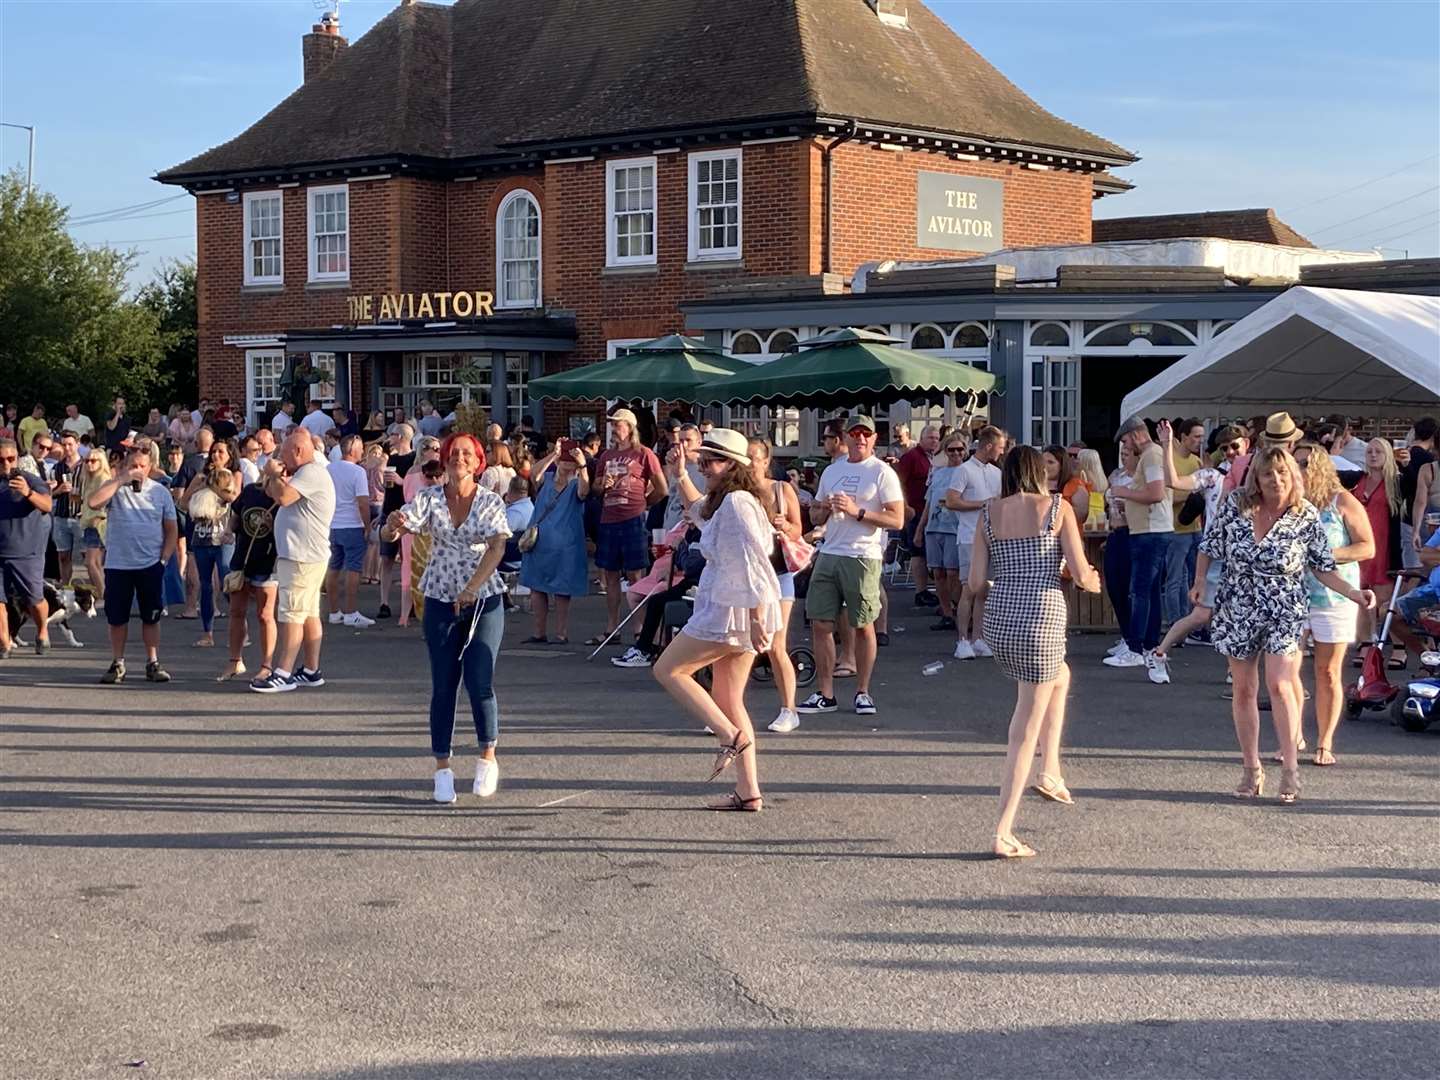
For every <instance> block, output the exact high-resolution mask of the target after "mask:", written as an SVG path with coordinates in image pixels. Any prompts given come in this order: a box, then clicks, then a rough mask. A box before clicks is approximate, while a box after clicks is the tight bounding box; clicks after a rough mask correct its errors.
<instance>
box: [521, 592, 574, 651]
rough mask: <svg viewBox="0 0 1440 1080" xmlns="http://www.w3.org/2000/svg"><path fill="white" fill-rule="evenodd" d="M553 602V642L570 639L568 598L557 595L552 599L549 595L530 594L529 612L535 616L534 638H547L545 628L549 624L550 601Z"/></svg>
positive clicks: (541, 593)
mask: <svg viewBox="0 0 1440 1080" xmlns="http://www.w3.org/2000/svg"><path fill="white" fill-rule="evenodd" d="M551 599H554V601H555V637H554V639H553V640H555V641H568V640H569V639H570V597H568V596H561V595H559V594H558V593H557V594H556V595H555V596H554V597H553V598H552V597H551V595H550V594H549V593H543V592H535V591H533V590H532V591H531V593H530V600H531V604H530V611H531V614H533V615H534V616H535V636H536V637H537V638H543V637H548V636H549V635H548V633H547V631H546V627H547V626H548V625H549V622H550V601H551Z"/></svg>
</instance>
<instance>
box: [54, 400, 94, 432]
mask: <svg viewBox="0 0 1440 1080" xmlns="http://www.w3.org/2000/svg"><path fill="white" fill-rule="evenodd" d="M60 430H61V431H73V432H74V433H75V437H76V438H77V439H78V438H79V437H80V436H81V435H90V436H92V437H93V436H94V434H95V422H94V421H93V420H91V419H90V417H88V416H86V415H85V414H84V413H82V412H81V411H80V406H79V405H66V406H65V419H64V420H63V421H62V422H61V424H60Z"/></svg>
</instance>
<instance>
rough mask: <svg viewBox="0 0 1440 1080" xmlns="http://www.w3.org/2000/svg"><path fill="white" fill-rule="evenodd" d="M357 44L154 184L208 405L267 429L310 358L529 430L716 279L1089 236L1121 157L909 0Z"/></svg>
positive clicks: (527, 13) (526, 23)
mask: <svg viewBox="0 0 1440 1080" xmlns="http://www.w3.org/2000/svg"><path fill="white" fill-rule="evenodd" d="M577 11H583V16H584V17H583V18H576V17H575V16H576V13H577ZM339 31H340V28H339V26H338V24H336V23H335V22H334V21H333V20H332V19H331V18H330V17H328V16H327V18H326V19H325V20H324V21H323V22H322V23H320V24H318V25H317V26H316V27H314V29H313V30H312V32H311V33H310V34H308V35H305V37H304V38H303V42H302V45H303V49H302V52H303V60H304V83H303V85H301V87H300V88H299V89H297V90H296V91H295V92H294V93H293V94H291V95H290V96H289V97H288V98H286V99H285V100H284V101H282V102H281V103H280V104H279V105H277V106H275V107H274V108H273V109H271V110H270V111H269V112H268V113H267V114H265V115H264V116H263V117H262V118H261V119H259V120H258V121H257V122H256V123H255V124H254V125H253V126H252V127H250V128H249V129H248V130H246V131H245V132H243V133H241V134H240V135H238V136H237V137H236V138H234V139H232V140H231V141H229V142H227V143H225V144H223V145H221V146H218V147H216V148H214V149H211V150H208V151H206V152H205V153H203V154H200V155H199V156H198V157H195V158H193V159H191V160H190V161H187V162H185V163H183V164H181V165H177V166H175V167H174V168H171V169H168V170H166V171H165V172H163V173H161V174H160V175H159V177H158V179H159V180H160V181H161V182H163V183H167V184H175V185H180V186H183V187H184V188H186V189H187V190H188V191H190V192H191V193H192V194H193V195H194V196H195V200H196V206H197V210H196V214H197V226H198V270H199V297H198V300H199V335H200V387H201V393H202V394H204V395H205V396H207V397H210V398H218V397H227V398H229V399H230V400H232V401H243V402H244V403H245V408H246V411H247V415H248V416H249V417H250V418H251V419H252V421H256V420H260V419H261V418H263V417H264V416H266V415H268V413H269V412H270V411H273V409H274V407H275V406H276V404H277V402H278V399H279V397H280V395H281V392H282V391H281V386H282V385H283V384H284V383H285V382H286V381H287V378H288V374H289V372H290V371H292V370H293V368H294V366H295V365H296V364H309V365H311V366H312V368H314V369H318V370H321V371H328V372H330V373H331V375H330V376H329V378H328V379H327V380H326V382H325V383H322V384H319V385H317V386H315V387H314V388H312V392H313V393H315V394H316V395H318V396H324V397H327V398H330V397H333V398H335V399H336V400H339V401H341V402H343V403H346V404H348V405H350V406H351V407H353V408H356V409H359V410H365V409H370V408H378V407H386V406H391V405H405V406H413V405H414V403H415V401H416V400H418V399H419V398H421V397H428V398H431V399H432V400H435V401H436V402H437V403H438V404H440V405H442V407H443V406H446V405H448V404H450V403H452V402H454V401H457V400H459V399H461V397H462V396H463V397H465V398H468V399H469V400H471V401H473V402H476V403H478V404H480V405H483V406H485V407H486V408H488V409H490V410H492V413H493V414H494V415H495V416H496V418H497V419H500V418H504V419H507V420H510V421H513V420H516V419H518V418H519V417H520V416H521V415H522V414H524V413H526V412H531V411H532V410H531V405H530V402H529V400H528V398H527V394H526V386H527V384H528V382H529V380H530V379H531V378H532V377H535V376H538V375H540V374H542V373H545V372H550V371H556V370H560V369H561V368H563V367H568V366H573V365H578V364H585V363H590V362H594V361H597V360H602V359H605V358H606V357H607V356H610V355H614V353H615V350H616V349H617V348H620V347H623V346H624V345H625V344H628V343H631V342H634V341H636V340H639V339H644V338H649V337H655V336H658V335H660V334H664V333H670V332H677V331H684V330H686V329H688V327H687V325H686V316H685V315H684V313H683V312H682V309H681V305H682V303H685V302H687V301H698V300H703V299H704V298H706V297H709V296H713V295H715V294H716V293H717V291H718V292H725V291H728V292H730V293H732V294H734V293H737V292H738V293H742V294H743V293H744V292H745V291H746V290H745V286H746V285H747V284H753V285H755V286H756V287H757V288H760V287H762V286H763V283H764V282H766V281H773V280H774V279H776V278H780V277H784V278H790V279H796V278H802V279H811V280H813V282H814V285H813V288H814V290H815V292H816V293H817V294H818V293H820V292H821V291H823V290H824V289H825V288H826V287H827V284H828V287H829V288H830V290H831V291H833V290H834V283H835V282H836V281H837V280H840V279H842V278H843V277H847V276H849V275H850V274H852V273H853V272H854V271H855V270H856V268H857V267H859V266H860V265H861V264H863V263H865V262H867V261H869V260H875V259H891V258H899V259H926V258H949V257H961V256H963V255H965V254H981V253H985V252H990V251H994V250H998V249H1000V248H1003V247H1016V246H1032V245H1055V244H1086V243H1089V242H1090V240H1091V206H1092V203H1093V201H1094V200H1095V199H1096V198H1097V197H1099V196H1101V195H1104V194H1109V193H1115V192H1120V191H1123V190H1125V189H1126V188H1127V187H1128V185H1127V184H1125V183H1124V181H1121V180H1118V179H1117V178H1115V177H1114V176H1112V175H1111V174H1110V173H1109V172H1108V171H1107V170H1108V169H1110V168H1112V167H1115V166H1123V165H1125V164H1127V163H1130V162H1132V161H1134V160H1135V158H1134V156H1133V155H1132V154H1131V153H1129V152H1128V151H1126V150H1125V149H1123V148H1121V147H1119V146H1117V145H1115V144H1113V143H1111V142H1109V141H1107V140H1105V139H1103V138H1101V137H1099V136H1097V135H1094V134H1092V133H1090V132H1088V131H1085V130H1083V129H1081V128H1079V127H1076V126H1074V125H1072V124H1070V123H1067V122H1066V121H1064V120H1061V119H1059V118H1058V117H1056V116H1054V115H1052V114H1050V113H1049V112H1047V111H1045V110H1044V109H1042V108H1041V107H1040V106H1039V105H1037V104H1036V103H1035V102H1034V101H1032V100H1031V99H1030V98H1028V97H1027V96H1026V95H1025V94H1024V93H1023V92H1022V91H1020V90H1019V89H1018V88H1017V87H1016V86H1015V85H1014V84H1013V83H1011V82H1010V81H1009V80H1008V79H1006V78H1005V77H1004V76H1003V75H1002V74H1000V72H999V71H997V70H996V69H995V68H994V67H992V66H991V65H990V64H988V63H987V62H986V61H985V60H984V59H983V58H982V57H980V56H979V55H978V54H977V53H976V52H975V51H974V50H973V49H972V48H971V47H970V46H969V45H968V44H966V43H965V42H964V41H963V40H961V39H960V38H959V37H958V36H956V35H955V33H954V32H953V31H951V30H950V28H949V27H948V26H946V25H945V24H944V23H943V22H942V21H941V20H940V19H939V18H938V17H937V16H936V15H935V14H934V13H933V12H931V11H930V10H929V9H927V8H926V7H925V6H924V5H923V4H921V3H919V2H918V0H729V2H726V3H718V2H713V0H587V2H586V3H585V4H584V5H582V6H577V5H575V4H573V3H565V2H562V0H532V2H530V3H526V4H511V3H502V2H500V0H458V2H457V3H456V4H454V5H453V6H438V5H432V4H425V3H412V2H405V3H402V4H401V5H400V6H399V7H397V8H396V9H395V10H393V11H392V12H390V13H389V14H388V15H387V16H386V17H385V18H383V19H382V20H381V21H380V22H379V23H378V24H376V25H375V26H374V27H373V28H372V29H371V30H370V31H369V32H368V33H366V34H365V35H364V36H363V37H362V38H360V39H359V40H358V41H356V42H355V43H354V44H353V45H352V44H347V42H346V40H345V38H344V37H342V36H340V32H339ZM827 275H834V276H827ZM781 337H783V335H777V336H776V339H775V340H767V341H765V342H763V343H757V345H758V346H759V347H758V349H751V350H750V351H757V352H760V353H762V354H764V353H766V352H769V353H778V352H779V351H781V349H783V348H784V347H785V346H786V345H787V344H789V340H788V339H785V340H780V338H781ZM727 344H728V342H727ZM762 358H763V357H762ZM601 408H602V406H600V405H598V404H596V405H592V406H586V405H582V404H578V403H566V404H563V405H562V404H560V403H550V404H549V406H548V408H547V409H546V410H545V414H544V417H543V422H544V425H545V427H546V428H547V429H549V430H551V431H556V430H562V429H565V428H569V427H571V426H572V421H573V424H574V425H575V426H578V425H582V424H593V423H595V421H596V420H597V419H598V417H599V415H600V411H601ZM534 411H536V412H539V410H538V409H537V410H534ZM539 419H541V418H540V417H538V416H537V420H539Z"/></svg>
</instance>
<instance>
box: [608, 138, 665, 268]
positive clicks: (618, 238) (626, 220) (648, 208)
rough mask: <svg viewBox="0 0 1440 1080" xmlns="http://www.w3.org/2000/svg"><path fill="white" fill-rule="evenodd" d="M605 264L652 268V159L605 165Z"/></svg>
mask: <svg viewBox="0 0 1440 1080" xmlns="http://www.w3.org/2000/svg"><path fill="white" fill-rule="evenodd" d="M605 216H606V219H607V224H606V228H605V263H606V265H608V266H644V265H650V266H653V265H655V159H654V158H653V157H647V158H628V159H626V160H623V161H610V162H607V163H606V165H605Z"/></svg>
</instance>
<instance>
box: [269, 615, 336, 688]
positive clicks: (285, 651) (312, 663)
mask: <svg viewBox="0 0 1440 1080" xmlns="http://www.w3.org/2000/svg"><path fill="white" fill-rule="evenodd" d="M278 636H279V642H278V643H277V644H278V648H279V650H280V654H279V656H277V657H276V660H277V661H278V663H276V664H275V665H274V667H275V669H276V670H277V671H284V672H287V673H289V674H294V672H295V661H296V660H297V659H299V658H300V647H301V645H302V644H303V645H304V647H305V666H306V667H307V668H309V669H310V670H311V671H319V670H320V645H321V643H322V642H323V641H324V640H325V627H324V624H322V623H321V622H320V619H319V617H317V616H315V615H311V616H309V617H307V618H306V620H305V621H304V622H303V623H298V622H282V623H281V624H280V631H279V635H278Z"/></svg>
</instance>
